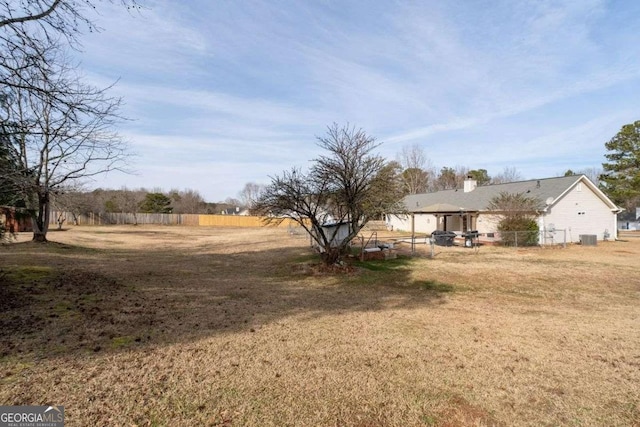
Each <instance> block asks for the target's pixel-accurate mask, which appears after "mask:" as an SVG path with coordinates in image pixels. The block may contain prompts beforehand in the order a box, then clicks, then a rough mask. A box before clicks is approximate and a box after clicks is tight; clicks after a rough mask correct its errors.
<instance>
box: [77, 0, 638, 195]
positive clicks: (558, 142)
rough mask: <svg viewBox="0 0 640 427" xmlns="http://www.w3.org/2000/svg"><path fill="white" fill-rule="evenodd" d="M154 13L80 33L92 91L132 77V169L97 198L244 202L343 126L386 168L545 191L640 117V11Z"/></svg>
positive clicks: (108, 15) (365, 7) (346, 4)
mask: <svg viewBox="0 0 640 427" xmlns="http://www.w3.org/2000/svg"><path fill="white" fill-rule="evenodd" d="M114 3H117V2H114ZM143 4H144V5H145V6H146V8H145V9H144V10H142V11H141V12H139V13H138V12H133V13H130V12H127V10H126V9H124V8H122V7H120V6H118V5H109V4H104V3H101V4H100V8H99V15H96V17H95V21H96V23H97V24H98V25H99V26H100V27H102V28H103V31H102V32H100V33H89V34H86V35H85V36H84V37H83V46H84V52H83V53H82V55H81V61H82V69H83V71H84V74H85V75H86V78H87V79H88V80H89V81H90V82H92V83H94V84H97V85H101V86H105V85H108V84H110V83H112V82H113V81H115V80H118V79H119V81H118V83H117V85H116V86H115V88H114V89H113V93H114V94H115V95H119V96H122V97H124V100H125V103H126V105H125V107H124V109H123V114H124V115H126V116H127V117H129V118H131V119H132V120H131V121H129V122H127V123H124V124H123V125H122V126H121V128H120V133H121V134H122V135H123V136H124V137H125V138H126V139H127V140H128V141H129V142H130V144H131V148H132V151H133V152H134V153H136V155H137V156H136V157H135V158H133V159H132V162H131V168H132V169H134V170H135V171H136V173H135V174H133V175H125V174H121V173H110V174H108V175H106V176H105V177H101V178H98V179H97V180H96V181H95V182H93V183H91V185H92V186H94V187H97V186H101V187H109V188H120V187H122V186H127V187H129V188H138V187H146V188H157V187H160V188H162V189H165V190H169V189H170V188H178V189H185V188H190V189H194V190H197V191H199V192H200V193H201V194H202V195H203V196H204V197H205V199H206V200H208V201H220V200H223V199H225V198H226V197H237V195H238V192H239V191H240V190H241V189H242V187H243V186H244V184H245V183H247V182H250V181H253V182H259V183H267V182H268V181H269V178H268V177H269V175H273V174H277V173H280V172H281V171H282V170H284V169H289V168H290V167H291V166H300V167H306V166H307V165H308V162H309V160H311V159H313V158H314V157H315V156H317V155H318V154H319V149H318V147H317V145H316V137H317V136H320V135H323V134H324V133H325V130H326V126H327V125H330V124H331V123H333V122H337V123H338V124H344V123H347V122H348V123H350V124H352V125H355V126H356V127H359V128H362V129H364V130H365V131H366V132H367V133H368V134H370V135H373V136H375V137H376V138H377V140H378V141H379V142H382V145H381V146H380V148H379V153H380V154H382V155H383V156H385V157H387V158H389V159H394V158H395V157H396V155H397V154H398V153H399V152H400V150H401V149H402V147H403V146H408V145H413V144H418V145H420V146H421V147H423V148H424V150H425V152H426V154H427V155H428V157H429V158H430V160H431V161H432V163H433V164H434V165H435V166H437V167H442V166H451V167H455V166H467V167H469V168H471V169H478V168H483V169H487V170H488V171H489V175H495V174H498V173H500V172H502V171H503V169H504V168H505V167H515V168H516V169H517V170H518V171H519V172H520V173H521V175H522V176H523V177H525V178H531V179H533V178H543V177H548V176H555V175H557V174H559V173H562V172H564V171H565V170H567V169H569V168H570V169H573V170H579V169H584V168H592V167H600V166H601V163H602V162H603V160H604V154H605V148H604V143H605V142H606V141H608V140H609V139H610V138H611V137H613V136H614V135H615V134H616V133H617V132H618V130H619V129H620V127H621V126H622V125H623V124H626V123H630V122H632V121H635V120H638V119H640V111H639V108H638V107H639V106H640V96H639V95H640V2H637V1H600V0H576V1H561V0H558V1H544V0H535V1H533V0H532V1H513V0H505V1H495V0H486V1H472V0H465V1H455V2H436V1H415V2H410V1H395V2H394V1H379V2H376V1H358V2H356V1H344V0H343V1H321V0H318V1H293V0H292V1H277V0H270V1H212V0H201V1H195V0H184V1H170V0H144V1H143Z"/></svg>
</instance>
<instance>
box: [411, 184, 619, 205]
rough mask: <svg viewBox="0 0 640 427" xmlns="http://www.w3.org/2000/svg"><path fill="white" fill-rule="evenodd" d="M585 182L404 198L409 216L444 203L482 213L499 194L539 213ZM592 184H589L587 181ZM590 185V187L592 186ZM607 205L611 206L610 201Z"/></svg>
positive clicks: (484, 188)
mask: <svg viewBox="0 0 640 427" xmlns="http://www.w3.org/2000/svg"><path fill="white" fill-rule="evenodd" d="M582 179H584V180H587V178H586V177H585V176H583V175H573V176H563V177H557V178H544V179H532V180H529V181H519V182H509V183H506V184H494V185H486V186H481V187H476V188H475V189H474V190H473V191H470V192H468V193H465V192H464V190H463V189H457V190H443V191H436V192H433V193H424V194H413V195H409V196H407V197H405V198H404V204H405V207H406V209H407V210H408V211H409V212H428V211H429V210H428V209H426V210H425V208H428V207H429V206H433V205H436V204H439V203H442V204H444V203H446V204H449V205H454V206H457V207H460V209H459V210H462V211H484V210H487V206H488V205H489V202H490V201H491V199H493V198H494V197H495V196H497V195H499V194H500V193H503V192H505V193H511V194H514V193H523V194H525V195H526V196H527V197H533V198H537V199H538V200H540V209H543V208H544V207H545V205H546V204H545V202H546V201H547V200H548V199H549V198H552V199H553V200H554V201H555V200H556V199H557V198H558V197H560V196H561V195H562V194H563V193H564V192H565V191H567V190H568V189H569V188H570V187H571V186H573V185H574V184H575V183H577V182H578V181H579V180H582ZM589 183H590V184H591V182H590V181H589ZM591 185H593V184H591ZM609 203H611V202H610V201H609Z"/></svg>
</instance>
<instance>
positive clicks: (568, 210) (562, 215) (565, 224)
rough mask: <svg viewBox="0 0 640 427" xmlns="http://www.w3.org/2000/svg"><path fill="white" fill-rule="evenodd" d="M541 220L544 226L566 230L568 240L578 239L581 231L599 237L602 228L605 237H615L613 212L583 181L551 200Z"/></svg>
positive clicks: (600, 238)
mask: <svg viewBox="0 0 640 427" xmlns="http://www.w3.org/2000/svg"><path fill="white" fill-rule="evenodd" d="M542 222H544V227H546V228H548V227H549V226H550V225H553V227H555V228H556V229H565V230H567V241H568V242H578V241H579V240H580V235H581V234H595V235H596V236H598V237H597V238H598V240H603V239H604V235H605V230H606V231H607V232H608V233H609V238H615V236H616V228H617V224H616V215H615V214H614V213H613V212H611V209H610V208H609V207H608V206H607V205H606V204H605V203H603V201H602V200H601V199H600V198H599V197H598V196H597V195H596V194H595V193H594V192H593V191H591V189H590V188H589V187H588V186H587V185H585V184H584V183H578V184H577V185H576V186H574V187H573V188H572V189H571V190H570V191H569V192H568V193H566V194H565V195H564V196H562V197H561V198H560V200H558V201H557V202H556V203H554V204H553V205H552V206H551V207H550V208H549V210H548V213H547V214H546V215H545V216H544V218H543V220H542Z"/></svg>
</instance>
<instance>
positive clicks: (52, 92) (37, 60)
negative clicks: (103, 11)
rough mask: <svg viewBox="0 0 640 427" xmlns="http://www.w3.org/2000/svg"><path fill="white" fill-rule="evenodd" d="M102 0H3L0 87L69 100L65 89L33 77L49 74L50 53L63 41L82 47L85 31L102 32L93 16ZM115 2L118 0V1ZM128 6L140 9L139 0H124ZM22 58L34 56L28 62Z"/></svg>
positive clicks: (0, 20)
mask: <svg viewBox="0 0 640 427" xmlns="http://www.w3.org/2000/svg"><path fill="white" fill-rule="evenodd" d="M101 1H102V0H95V1H93V0H80V1H79V0H0V87H7V88H14V89H19V90H28V91H32V92H33V94H34V95H36V94H40V95H43V96H46V97H47V98H48V99H49V102H51V100H56V101H57V102H65V96H64V93H57V91H60V90H62V91H63V88H60V87H56V88H43V87H42V86H40V85H38V84H33V83H32V81H31V80H30V76H31V75H33V74H34V73H36V72H40V73H47V72H48V69H49V68H50V67H51V66H52V65H53V64H50V63H49V62H48V60H49V59H50V58H49V57H48V56H47V55H46V53H47V51H48V50H49V49H50V47H51V46H52V45H58V44H61V43H62V42H63V41H65V42H66V44H67V45H68V46H71V47H72V48H74V49H79V48H80V43H79V36H80V35H81V34H82V32H83V31H91V32H95V31H99V30H100V28H98V27H97V26H96V25H94V23H93V21H92V20H91V18H90V17H89V15H88V14H89V12H94V9H95V8H96V4H97V3H100V2H101ZM105 1H110V0H105ZM114 1H115V0H114ZM120 2H121V3H122V4H123V5H124V6H125V7H126V8H127V9H130V10H131V9H136V10H138V9H140V8H141V6H140V5H139V4H138V3H137V1H136V0H120ZM20 58H30V61H29V62H27V63H24V62H21V61H20Z"/></svg>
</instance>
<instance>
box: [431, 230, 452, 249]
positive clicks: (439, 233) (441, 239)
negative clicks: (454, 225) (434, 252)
mask: <svg viewBox="0 0 640 427" xmlns="http://www.w3.org/2000/svg"><path fill="white" fill-rule="evenodd" d="M455 237H456V233H454V232H453V231H444V230H435V231H434V232H433V233H431V238H432V239H433V240H434V242H435V244H436V245H438V246H453V239H454V238H455Z"/></svg>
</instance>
